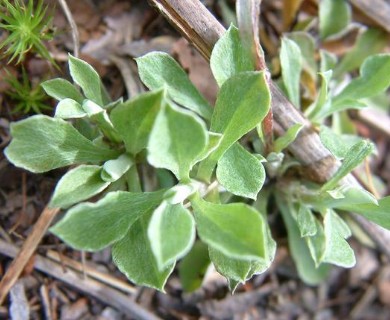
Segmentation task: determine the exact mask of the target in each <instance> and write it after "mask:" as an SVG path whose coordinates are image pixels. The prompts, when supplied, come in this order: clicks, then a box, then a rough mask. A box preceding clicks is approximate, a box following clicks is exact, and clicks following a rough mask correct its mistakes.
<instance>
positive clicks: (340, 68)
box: [334, 28, 388, 78]
mask: <svg viewBox="0 0 390 320" xmlns="http://www.w3.org/2000/svg"><path fill="white" fill-rule="evenodd" d="M387 43H388V37H387V33H386V32H385V31H383V30H380V29H374V28H369V29H367V30H365V31H364V32H362V33H360V34H359V36H358V38H357V40H356V42H355V45H354V47H353V48H352V50H350V51H348V52H347V53H346V54H345V56H344V57H343V59H342V60H341V61H340V63H338V64H337V65H336V67H335V69H334V76H335V77H336V78H338V77H339V76H341V75H343V74H344V73H346V72H349V71H352V70H355V69H357V68H359V67H360V66H361V65H362V63H363V61H364V60H365V59H366V58H368V57H369V56H371V55H373V54H377V53H381V52H382V50H383V48H384V47H385V46H386V45H387Z"/></svg>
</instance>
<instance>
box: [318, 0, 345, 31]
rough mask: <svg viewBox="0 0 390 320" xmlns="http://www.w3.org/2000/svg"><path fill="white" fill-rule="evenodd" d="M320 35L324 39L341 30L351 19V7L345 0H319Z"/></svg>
mask: <svg viewBox="0 0 390 320" xmlns="http://www.w3.org/2000/svg"><path fill="white" fill-rule="evenodd" d="M319 18H320V36H321V38H322V39H325V38H327V37H329V36H332V35H335V34H337V33H340V32H341V31H343V30H344V29H345V28H346V27H347V26H348V24H349V23H350V21H351V7H350V5H349V3H348V1H346V0H321V1H320V3H319Z"/></svg>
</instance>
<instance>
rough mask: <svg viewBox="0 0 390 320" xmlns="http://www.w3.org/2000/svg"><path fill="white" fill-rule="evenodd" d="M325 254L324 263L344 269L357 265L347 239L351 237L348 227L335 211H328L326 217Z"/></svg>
mask: <svg viewBox="0 0 390 320" xmlns="http://www.w3.org/2000/svg"><path fill="white" fill-rule="evenodd" d="M324 229H325V239H326V243H325V252H324V254H323V258H322V261H323V262H327V263H332V264H335V265H338V266H340V267H344V268H351V267H353V266H354V265H355V264H356V259H355V254H354V252H353V250H352V248H351V247H350V246H349V244H348V242H347V241H346V240H345V239H346V238H348V237H350V236H351V230H350V229H349V227H348V225H347V224H346V223H345V222H344V221H343V220H342V219H341V218H340V217H339V216H338V215H337V213H335V212H334V211H333V210H327V212H326V214H325V217H324Z"/></svg>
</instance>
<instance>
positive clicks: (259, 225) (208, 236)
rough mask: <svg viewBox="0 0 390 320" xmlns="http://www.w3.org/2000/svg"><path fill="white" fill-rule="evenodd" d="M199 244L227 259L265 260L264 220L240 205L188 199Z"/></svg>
mask: <svg viewBox="0 0 390 320" xmlns="http://www.w3.org/2000/svg"><path fill="white" fill-rule="evenodd" d="M191 204H192V206H193V208H194V211H195V221H196V224H197V229H198V233H199V236H200V238H201V239H202V241H204V242H206V243H207V244H208V245H209V246H211V247H213V248H215V249H217V250H219V251H221V252H222V253H223V254H225V255H226V256H228V257H231V258H238V259H243V260H256V259H261V258H264V257H265V256H266V254H267V246H266V240H265V239H266V230H265V222H264V220H263V217H262V216H261V214H260V213H259V212H257V211H256V210H255V209H254V208H252V207H250V206H248V205H246V204H243V203H230V204H215V203H211V202H206V201H204V200H202V199H201V198H200V197H199V196H196V197H193V198H192V199H191Z"/></svg>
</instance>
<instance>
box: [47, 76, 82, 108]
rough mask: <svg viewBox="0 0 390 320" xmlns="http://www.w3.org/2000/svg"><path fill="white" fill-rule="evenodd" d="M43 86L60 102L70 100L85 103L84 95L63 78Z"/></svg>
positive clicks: (49, 81)
mask: <svg viewBox="0 0 390 320" xmlns="http://www.w3.org/2000/svg"><path fill="white" fill-rule="evenodd" d="M41 86H42V88H43V90H45V92H46V93H47V94H48V95H49V96H50V97H53V98H54V99H57V100H58V101H61V100H63V99H67V98H69V99H72V100H74V101H77V102H78V103H79V104H82V103H83V100H84V97H83V95H82V94H81V93H80V92H79V91H78V90H77V89H76V87H75V86H74V85H73V84H71V83H70V82H69V81H68V80H65V79H61V78H57V79H52V80H47V81H45V82H42V83H41Z"/></svg>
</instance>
